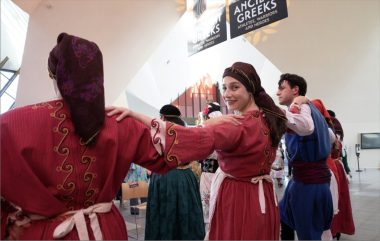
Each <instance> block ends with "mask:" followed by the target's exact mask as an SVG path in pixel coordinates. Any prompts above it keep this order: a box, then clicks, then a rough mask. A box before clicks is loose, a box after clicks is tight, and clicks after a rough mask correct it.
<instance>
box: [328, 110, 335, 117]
mask: <svg viewBox="0 0 380 241" xmlns="http://www.w3.org/2000/svg"><path fill="white" fill-rule="evenodd" d="M327 112H328V113H329V114H330V116H331V117H335V112H334V111H332V110H327Z"/></svg>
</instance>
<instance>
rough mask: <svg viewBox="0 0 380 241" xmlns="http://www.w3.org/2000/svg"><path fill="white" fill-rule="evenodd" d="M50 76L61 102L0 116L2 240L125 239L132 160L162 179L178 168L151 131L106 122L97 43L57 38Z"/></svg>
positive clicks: (127, 121)
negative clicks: (122, 192)
mask: <svg viewBox="0 0 380 241" xmlns="http://www.w3.org/2000/svg"><path fill="white" fill-rule="evenodd" d="M48 71H49V76H50V77H51V78H52V79H53V83H54V85H55V87H57V89H58V91H59V92H58V94H59V96H58V97H57V99H56V100H52V101H49V102H44V103H37V104H33V105H29V106H25V107H20V108H15V109H13V110H10V111H8V112H6V113H4V114H2V115H1V116H0V124H1V128H0V129H1V142H2V143H7V145H6V148H1V170H0V171H1V188H0V192H1V197H2V198H1V230H2V232H1V239H18V240H21V239H28V240H42V239H46V240H53V239H68V240H78V239H80V240H94V239H97V240H101V239H104V240H116V239H122V240H126V239H128V235H127V229H126V225H125V221H124V218H123V216H122V215H121V214H120V211H119V209H118V208H117V207H116V206H115V205H114V203H113V198H114V197H115V196H116V193H117V191H118V190H119V188H120V186H121V183H122V182H123V180H124V178H125V176H126V174H127V171H128V169H129V166H130V165H131V163H132V161H133V162H134V163H136V164H139V165H141V166H143V167H145V168H148V169H150V170H154V171H155V172H160V173H165V172H167V171H169V170H170V169H172V168H175V167H176V166H177V162H172V161H168V160H167V159H166V158H165V157H164V156H163V155H161V154H160V152H159V151H161V149H160V146H158V145H157V143H156V144H154V143H153V142H152V139H151V133H150V129H149V128H148V127H147V126H146V125H143V124H142V123H140V122H139V121H137V120H135V119H133V118H126V119H124V120H123V121H120V122H116V121H115V119H114V118H110V117H106V115H105V107H104V103H105V98H104V85H103V81H104V80H103V78H104V76H103V58H102V53H101V51H100V49H99V47H98V46H97V45H96V44H95V43H94V42H91V41H88V40H86V39H83V38H79V37H76V36H73V35H69V34H66V33H61V34H59V36H58V38H57V44H56V46H55V47H54V48H53V49H52V51H51V52H50V54H49V58H48ZM40 78H42V76H40ZM28 81H33V79H29V80H28ZM16 190H17V191H16ZM202 226H203V225H202Z"/></svg>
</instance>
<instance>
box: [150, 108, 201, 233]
mask: <svg viewBox="0 0 380 241" xmlns="http://www.w3.org/2000/svg"><path fill="white" fill-rule="evenodd" d="M180 116H181V112H180V110H179V109H178V108H177V107H176V106H174V105H164V106H163V107H162V108H161V109H160V117H161V119H162V120H164V121H170V122H172V123H175V124H176V125H180V126H185V122H184V121H183V120H182V119H181V117H180ZM204 236H205V229H204V226H203V214H202V204H201V197H200V193H199V185H198V180H197V178H196V176H195V174H194V173H193V171H192V170H191V165H190V164H188V163H184V164H181V165H179V166H178V167H177V168H176V169H173V170H171V171H169V172H168V173H166V174H165V175H161V174H157V173H154V172H153V173H152V177H151V181H150V184H149V192H148V204H147V211H146V221H145V239H146V240H201V239H203V238H204Z"/></svg>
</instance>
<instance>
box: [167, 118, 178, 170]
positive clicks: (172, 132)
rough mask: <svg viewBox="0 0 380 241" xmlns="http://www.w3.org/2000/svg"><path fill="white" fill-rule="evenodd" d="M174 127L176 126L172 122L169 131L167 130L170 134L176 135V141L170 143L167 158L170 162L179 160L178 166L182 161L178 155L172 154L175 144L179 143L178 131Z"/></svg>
mask: <svg viewBox="0 0 380 241" xmlns="http://www.w3.org/2000/svg"><path fill="white" fill-rule="evenodd" d="M174 127H175V125H174V124H171V125H170V127H169V128H168V130H167V132H166V133H167V134H168V135H169V136H174V141H173V142H172V143H171V145H170V148H169V151H168V155H167V158H166V160H167V161H168V162H172V161H175V162H177V166H179V165H180V164H181V161H180V160H179V158H178V156H176V155H172V154H171V153H172V149H173V147H174V145H177V144H178V139H177V138H178V137H177V131H176V130H175V129H174Z"/></svg>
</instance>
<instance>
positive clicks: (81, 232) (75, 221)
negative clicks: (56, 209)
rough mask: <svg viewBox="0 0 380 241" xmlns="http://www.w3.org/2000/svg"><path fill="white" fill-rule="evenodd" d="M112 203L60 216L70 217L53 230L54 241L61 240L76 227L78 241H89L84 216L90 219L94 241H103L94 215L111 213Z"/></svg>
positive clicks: (96, 205) (98, 204)
mask: <svg viewBox="0 0 380 241" xmlns="http://www.w3.org/2000/svg"><path fill="white" fill-rule="evenodd" d="M111 208H112V202H109V203H97V204H95V205H92V206H90V207H88V208H86V209H79V210H74V211H69V212H66V213H64V214H62V215H60V216H66V215H71V216H70V217H68V218H67V219H66V220H65V221H63V222H62V223H61V224H60V225H58V226H57V227H56V228H55V230H54V234H53V237H54V238H56V239H59V238H63V237H64V236H66V235H67V234H68V233H69V232H71V231H72V230H73V228H74V226H76V228H77V231H78V237H79V239H80V240H89V236H88V230H87V226H86V220H85V217H84V215H88V216H89V218H90V223H91V229H92V231H93V233H94V237H95V239H96V240H103V235H102V232H101V230H100V226H99V221H98V217H97V215H96V213H108V212H110V211H111Z"/></svg>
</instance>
